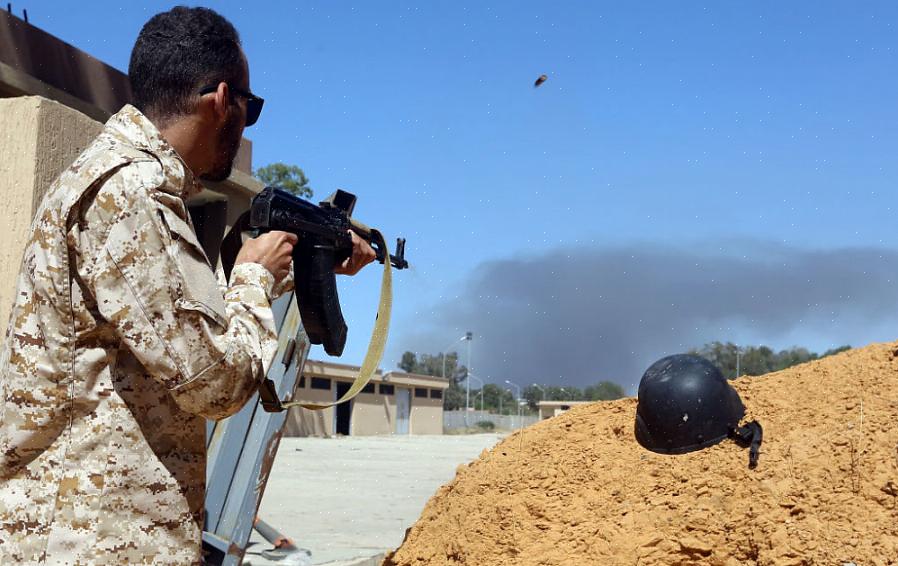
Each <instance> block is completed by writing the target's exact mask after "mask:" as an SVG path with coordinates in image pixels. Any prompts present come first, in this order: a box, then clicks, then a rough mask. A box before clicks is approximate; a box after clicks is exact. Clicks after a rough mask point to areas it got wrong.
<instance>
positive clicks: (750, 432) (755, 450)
mask: <svg viewBox="0 0 898 566" xmlns="http://www.w3.org/2000/svg"><path fill="white" fill-rule="evenodd" d="M729 436H730V438H732V439H733V440H735V441H736V444H738V445H739V446H741V447H743V448H746V447H748V467H749V468H751V469H752V470H753V469H755V468H756V467H758V456H759V455H760V454H761V440H762V438H763V436H764V429H762V428H761V423H759V422H758V421H751V422H750V423H747V424H746V425H745V426H740V427H738V428H731V429H730V434H729Z"/></svg>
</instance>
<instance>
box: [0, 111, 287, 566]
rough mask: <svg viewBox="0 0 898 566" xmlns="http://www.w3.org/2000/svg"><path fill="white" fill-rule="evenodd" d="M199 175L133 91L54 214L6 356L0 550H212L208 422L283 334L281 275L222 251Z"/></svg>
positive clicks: (72, 171)
mask: <svg viewBox="0 0 898 566" xmlns="http://www.w3.org/2000/svg"><path fill="white" fill-rule="evenodd" d="M198 187H199V185H198V184H197V182H196V181H195V180H194V178H193V176H192V174H191V172H190V170H189V169H187V167H186V166H185V165H184V163H183V161H182V160H181V159H180V158H179V157H178V155H177V154H176V153H175V151H174V149H173V148H171V146H169V145H168V144H167V143H166V142H165V141H164V140H163V139H162V136H161V134H160V133H159V132H158V130H157V129H156V128H155V127H154V126H153V124H152V123H151V122H149V121H148V120H147V119H146V118H145V117H144V116H143V115H142V114H141V113H140V112H139V111H137V109H135V108H133V107H131V106H126V107H125V108H123V109H122V110H121V111H120V112H119V113H118V114H116V115H115V116H113V117H112V118H110V120H109V122H108V123H107V124H106V127H105V129H104V130H103V132H102V133H101V134H100V136H99V137H98V138H97V139H96V140H95V141H94V142H93V144H92V145H91V146H90V147H88V148H87V149H86V150H85V151H84V153H83V154H82V155H81V156H80V157H79V158H78V159H77V160H76V161H75V163H74V164H73V165H72V166H71V167H70V168H69V169H68V170H67V171H65V172H64V173H63V174H62V175H61V176H60V177H59V179H57V181H56V182H55V183H54V184H53V186H52V187H50V189H49V191H48V193H47V195H46V197H45V198H44V200H43V203H42V205H41V206H40V208H39V210H38V211H37V213H36V216H35V218H34V222H33V225H32V228H31V234H30V239H29V241H28V243H27V246H26V249H25V252H24V257H23V260H22V267H21V272H20V275H19V278H18V283H17V293H16V300H15V305H14V307H13V310H12V315H11V319H10V323H9V328H8V331H7V334H6V341H5V343H4V344H3V350H2V357H0V386H2V397H0V564H10V563H15V564H19V563H25V564H34V563H37V564H117V565H118V564H145V563H146V564H150V563H152V564H179V565H181V564H193V563H198V562H199V555H200V535H201V531H202V513H203V497H204V491H205V486H204V482H205V448H206V444H205V421H204V419H206V418H209V419H220V418H223V417H226V416H228V415H230V414H232V413H234V412H236V411H237V410H238V409H239V408H240V407H241V406H242V405H243V404H244V403H245V402H246V401H247V400H248V398H249V397H250V396H251V395H252V394H253V392H254V391H255V387H256V384H257V383H258V382H259V380H260V379H261V378H262V376H263V375H264V372H265V371H266V370H267V367H268V364H269V363H270V360H271V358H272V357H273V355H274V352H275V350H276V348H277V335H276V329H275V325H274V324H275V323H274V319H273V316H272V312H271V308H270V300H271V298H272V297H271V295H272V286H273V277H272V276H271V274H270V273H269V272H268V271H267V270H266V269H265V268H264V267H262V266H261V265H258V264H243V265H239V266H237V267H236V268H234V270H233V273H232V275H231V280H230V285H228V286H224V285H222V284H221V283H223V281H221V276H220V275H219V278H216V275H215V273H214V272H213V270H212V268H211V267H210V266H209V262H208V261H207V258H206V256H205V254H204V253H203V249H202V248H201V247H200V244H199V242H198V240H197V237H196V235H195V234H194V231H193V229H192V225H191V222H190V218H189V216H188V213H187V209H186V207H185V205H184V199H185V198H186V197H187V196H189V195H190V194H192V193H193V192H195V191H196V190H198Z"/></svg>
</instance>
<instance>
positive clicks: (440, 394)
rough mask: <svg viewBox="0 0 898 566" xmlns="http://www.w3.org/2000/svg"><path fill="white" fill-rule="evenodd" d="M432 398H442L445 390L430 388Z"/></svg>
mask: <svg viewBox="0 0 898 566" xmlns="http://www.w3.org/2000/svg"><path fill="white" fill-rule="evenodd" d="M430 398H431V399H442V398H443V390H442V389H431V390H430Z"/></svg>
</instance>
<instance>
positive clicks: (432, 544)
mask: <svg viewBox="0 0 898 566" xmlns="http://www.w3.org/2000/svg"><path fill="white" fill-rule="evenodd" d="M733 384H734V386H735V387H736V389H737V390H738V391H739V393H740V395H741V396H742V400H743V401H744V402H745V405H746V408H747V410H748V414H747V416H746V420H749V419H752V418H756V419H758V420H759V421H760V422H761V424H762V425H763V426H764V443H763V446H762V448H761V457H760V462H759V465H758V467H757V468H756V469H754V470H750V469H749V468H748V465H747V464H748V451H747V450H746V449H743V448H740V447H738V446H737V445H736V444H735V443H733V442H732V441H729V440H728V441H724V442H722V443H721V444H718V445H716V446H713V447H710V448H707V449H705V450H702V451H699V452H694V453H691V454H685V455H680V456H666V455H660V454H654V453H651V452H648V451H646V450H644V449H643V448H641V447H640V446H639V445H638V444H637V443H636V441H635V439H634V436H633V423H634V418H635V410H636V400H635V399H624V400H620V401H614V402H600V403H595V404H591V405H586V406H582V407H578V408H575V409H573V410H571V411H570V412H568V413H566V414H564V415H561V416H558V417H555V418H553V419H550V420H546V421H543V422H541V423H538V424H536V425H533V426H531V427H529V428H527V429H524V431H523V433H516V434H514V435H511V436H509V437H508V438H506V439H505V440H504V441H503V442H501V443H500V444H498V445H497V446H496V447H495V448H493V449H492V450H490V451H485V452H484V453H483V454H482V455H481V457H480V458H479V459H478V460H476V461H474V462H473V463H471V464H470V465H465V466H461V467H459V469H458V472H457V475H456V478H455V479H454V480H453V481H452V482H451V483H449V484H447V485H445V486H443V487H442V488H440V490H439V491H438V492H437V493H436V495H434V496H433V497H432V498H431V500H430V501H429V502H428V504H427V506H426V507H425V509H424V512H423V513H422V515H421V518H420V519H419V520H418V522H417V523H416V524H415V525H414V526H413V527H412V528H411V529H410V530H409V532H408V533H407V535H406V540H405V542H404V543H403V544H402V546H401V547H400V548H399V549H398V550H396V551H395V552H394V553H393V554H392V555H388V556H387V558H386V559H385V561H384V565H385V566H411V565H416V566H419V565H424V564H451V565H461V564H464V565H469V566H474V565H477V566H488V565H508V564H522V565H534V566H536V565H541V566H548V565H581V564H584V565H586V564H602V565H610V564H627V565H635V564H638V565H677V564H719V565H726V566H736V565H742V564H749V565H777V566H780V565H782V566H788V565H792V564H795V565H797V564H806V565H811V564H819V565H836V566H841V565H842V564H845V563H856V564H858V565H859V566H860V565H877V566H878V565H887V564H898V422H896V421H898V343H893V344H876V345H872V346H868V347H866V348H862V349H856V350H851V351H848V352H845V353H843V354H840V355H837V356H833V357H829V358H826V359H823V360H819V361H815V362H811V363H808V364H804V365H801V366H796V367H794V368H790V369H788V370H785V371H781V372H777V373H772V374H768V375H765V376H761V377H743V378H741V379H739V380H736V381H734V382H733Z"/></svg>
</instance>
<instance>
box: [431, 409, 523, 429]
mask: <svg viewBox="0 0 898 566" xmlns="http://www.w3.org/2000/svg"><path fill="white" fill-rule="evenodd" d="M466 412H467V414H468V420H467V424H466V423H465V413H466ZM481 421H489V422H491V423H493V425H495V427H496V430H517V429H518V428H521V427H522V426H525V427H527V426H530V425H532V424H533V423H535V422H537V421H539V417H537V416H536V415H532V416H526V415H525V416H520V417H519V416H517V415H496V414H493V413H487V412H486V411H443V430H453V429H459V428H468V427H475V426H477V423H478V422H481Z"/></svg>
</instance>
